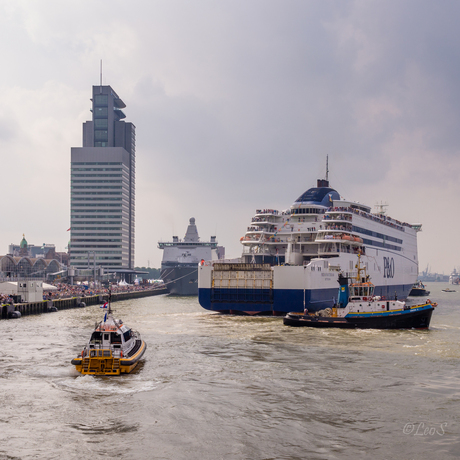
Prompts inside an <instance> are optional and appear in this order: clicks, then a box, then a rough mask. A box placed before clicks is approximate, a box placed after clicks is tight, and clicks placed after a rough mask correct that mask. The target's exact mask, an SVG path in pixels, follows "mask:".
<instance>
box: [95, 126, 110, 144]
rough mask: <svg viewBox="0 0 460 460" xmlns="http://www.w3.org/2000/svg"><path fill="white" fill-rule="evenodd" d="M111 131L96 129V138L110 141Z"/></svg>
mask: <svg viewBox="0 0 460 460" xmlns="http://www.w3.org/2000/svg"><path fill="white" fill-rule="evenodd" d="M108 138H109V133H108V131H107V130H106V129H95V130H94V139H95V140H96V141H106V142H107V141H108Z"/></svg>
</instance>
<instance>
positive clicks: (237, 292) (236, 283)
mask: <svg viewBox="0 0 460 460" xmlns="http://www.w3.org/2000/svg"><path fill="white" fill-rule="evenodd" d="M420 230H421V225H420V224H412V225H411V224H408V223H403V222H399V221H397V220H395V219H392V218H390V217H388V216H387V215H385V213H384V212H383V210H382V208H381V209H379V211H378V212H377V213H372V212H371V208H370V207H369V206H365V205H363V204H360V203H357V202H354V201H349V200H345V199H343V198H341V197H340V195H339V193H338V192H337V191H336V190H334V189H332V188H330V187H329V182H328V181H327V180H318V184H317V187H314V188H310V189H309V190H307V191H306V192H305V193H304V194H302V195H301V196H300V197H299V198H298V199H297V200H296V201H295V202H294V204H293V205H292V206H291V207H290V208H289V209H287V210H286V211H282V212H280V211H277V210H274V209H260V210H257V211H256V214H255V216H254V217H253V218H252V222H251V224H250V226H249V227H248V229H247V231H246V234H245V235H244V237H242V238H241V243H242V245H243V254H242V257H241V260H240V261H239V262H240V263H227V264H225V263H219V262H221V261H219V262H217V263H216V262H207V263H205V264H203V265H201V266H200V268H199V279H198V288H199V289H198V295H199V302H200V304H201V305H202V306H203V307H204V308H206V309H209V310H214V311H226V312H229V311H230V312H246V313H249V314H254V313H273V314H285V313H287V312H290V311H302V310H303V309H304V308H308V310H310V311H316V310H320V309H323V308H326V307H331V306H333V305H334V304H335V302H336V301H337V298H336V297H337V278H338V274H339V272H342V273H343V274H345V275H346V276H353V275H354V273H355V271H356V269H355V264H356V255H357V254H358V253H360V254H361V255H362V261H363V262H364V263H365V265H366V269H367V272H368V273H369V275H370V276H371V277H372V279H373V281H374V284H375V293H376V295H379V296H382V297H384V298H388V299H390V298H391V299H395V298H397V299H405V298H406V297H407V295H408V294H409V292H410V290H411V288H412V285H413V284H414V282H415V281H416V280H417V274H418V256H417V232H418V231H420Z"/></svg>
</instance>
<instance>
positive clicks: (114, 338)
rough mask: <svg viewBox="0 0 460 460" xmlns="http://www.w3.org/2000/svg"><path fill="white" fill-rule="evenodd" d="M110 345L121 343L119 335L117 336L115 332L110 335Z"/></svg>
mask: <svg viewBox="0 0 460 460" xmlns="http://www.w3.org/2000/svg"><path fill="white" fill-rule="evenodd" d="M110 335H111V340H110V342H111V343H121V335H120V334H117V333H116V332H112V333H111V334H110Z"/></svg>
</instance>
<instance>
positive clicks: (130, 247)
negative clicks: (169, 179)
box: [70, 85, 136, 273]
mask: <svg viewBox="0 0 460 460" xmlns="http://www.w3.org/2000/svg"><path fill="white" fill-rule="evenodd" d="M91 101H92V110H91V111H92V115H93V116H92V120H91V121H87V122H85V123H83V147H72V149H71V180H70V224H71V225H70V228H71V238H70V264H71V265H72V266H73V267H75V268H88V267H91V268H92V267H93V263H94V261H95V265H96V266H101V267H104V268H105V269H106V271H108V272H120V273H123V272H125V273H130V272H131V271H132V270H133V269H134V228H135V221H134V216H135V213H134V209H135V206H134V205H135V166H136V162H135V158H136V135H135V126H134V125H133V124H132V123H127V122H125V121H123V119H124V118H125V114H124V113H123V111H122V109H124V108H125V107H126V105H125V104H124V102H123V101H122V100H121V99H120V98H119V97H118V95H117V93H115V91H114V90H113V89H112V88H111V87H110V86H102V85H101V86H93V97H92V99H91Z"/></svg>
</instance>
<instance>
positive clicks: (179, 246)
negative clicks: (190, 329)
mask: <svg viewBox="0 0 460 460" xmlns="http://www.w3.org/2000/svg"><path fill="white" fill-rule="evenodd" d="M158 247H159V248H160V249H162V250H163V251H164V252H163V260H162V262H161V275H160V277H161V279H162V280H163V281H164V283H165V285H166V287H167V289H168V292H169V293H170V294H173V295H198V264H199V263H200V261H202V260H217V259H223V258H224V254H225V249H224V248H223V247H222V246H218V243H217V240H216V237H215V236H211V241H200V237H199V236H198V230H197V228H196V225H195V218H194V217H192V218H191V219H190V223H189V226H188V227H187V232H186V233H185V237H184V239H183V240H180V239H179V237H177V236H173V240H172V242H162V241H160V242H158Z"/></svg>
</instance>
